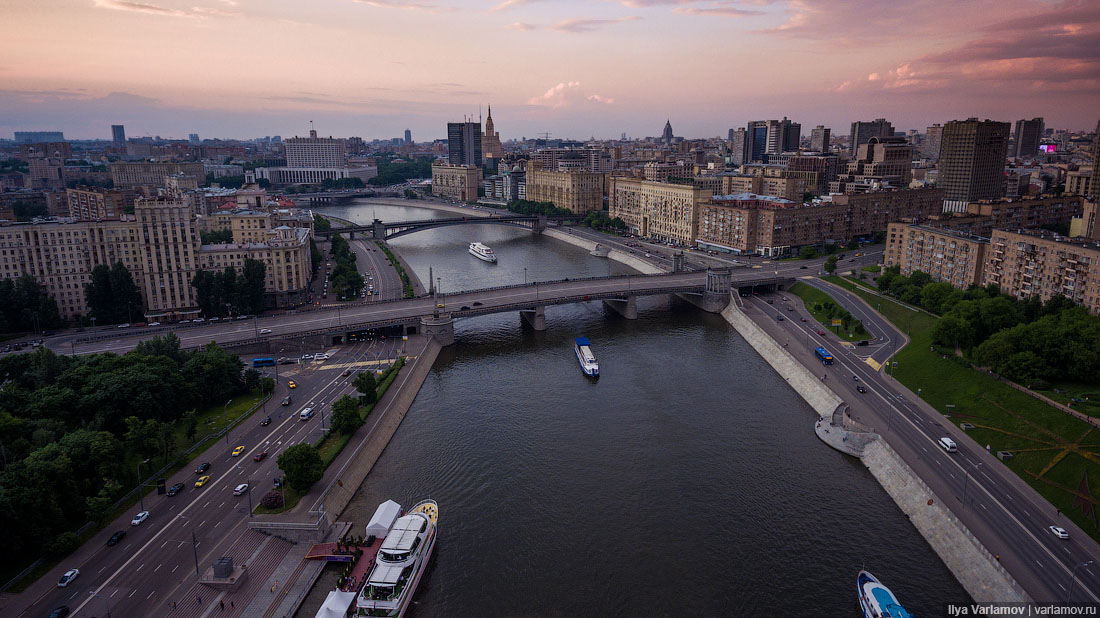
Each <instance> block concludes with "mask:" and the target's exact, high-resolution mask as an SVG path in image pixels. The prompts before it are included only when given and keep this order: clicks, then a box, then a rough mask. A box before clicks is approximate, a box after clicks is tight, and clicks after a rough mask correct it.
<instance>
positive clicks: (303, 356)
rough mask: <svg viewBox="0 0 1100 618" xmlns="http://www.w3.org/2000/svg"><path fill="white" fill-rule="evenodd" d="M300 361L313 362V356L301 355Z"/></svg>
mask: <svg viewBox="0 0 1100 618" xmlns="http://www.w3.org/2000/svg"><path fill="white" fill-rule="evenodd" d="M302 360H313V355H312V354H303V355H302Z"/></svg>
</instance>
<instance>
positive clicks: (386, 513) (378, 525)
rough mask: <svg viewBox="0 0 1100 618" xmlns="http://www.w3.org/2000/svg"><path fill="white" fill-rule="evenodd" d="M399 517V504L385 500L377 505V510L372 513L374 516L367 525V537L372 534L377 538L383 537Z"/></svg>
mask: <svg viewBox="0 0 1100 618" xmlns="http://www.w3.org/2000/svg"><path fill="white" fill-rule="evenodd" d="M400 516H401V505H400V504H398V503H396V502H394V501H393V500H386V501H385V502H383V503H382V504H379V505H378V509H377V510H375V511H374V516H373V517H371V518H370V523H368V524H367V536H370V535H372V534H373V535H374V536H376V537H378V538H383V537H385V536H386V534H387V533H389V531H390V528H392V527H393V522H395V521H397V518H398V517H400Z"/></svg>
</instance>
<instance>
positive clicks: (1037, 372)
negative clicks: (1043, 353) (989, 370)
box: [994, 351, 1050, 385]
mask: <svg viewBox="0 0 1100 618" xmlns="http://www.w3.org/2000/svg"><path fill="white" fill-rule="evenodd" d="M994 370H995V371H996V372H997V373H999V374H1001V375H1003V376H1004V377H1006V378H1008V379H1010V380H1013V381H1015V382H1021V383H1023V384H1025V385H1026V384H1029V383H1031V381H1032V380H1035V379H1037V378H1042V377H1046V376H1047V374H1048V373H1049V372H1050V368H1049V367H1048V366H1047V364H1046V363H1045V362H1044V361H1043V359H1041V358H1039V356H1038V355H1036V354H1035V353H1034V352H1031V351H1025V352H1017V353H1016V354H1013V355H1012V356H1010V357H1008V359H1006V360H1005V361H1004V362H1003V363H1001V364H999V365H997V367H995V368H994Z"/></svg>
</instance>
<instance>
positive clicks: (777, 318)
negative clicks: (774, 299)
mask: <svg viewBox="0 0 1100 618" xmlns="http://www.w3.org/2000/svg"><path fill="white" fill-rule="evenodd" d="M775 319H776V321H779V322H782V321H783V316H782V315H778V314H776V316H775Z"/></svg>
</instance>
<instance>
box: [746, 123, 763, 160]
mask: <svg viewBox="0 0 1100 618" xmlns="http://www.w3.org/2000/svg"><path fill="white" fill-rule="evenodd" d="M745 131H746V144H745V155H746V157H747V159H746V162H749V161H763V160H764V155H766V154H767V153H768V121H767V120H754V121H752V122H750V123H749V126H748V128H747V129H746V130H745Z"/></svg>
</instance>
